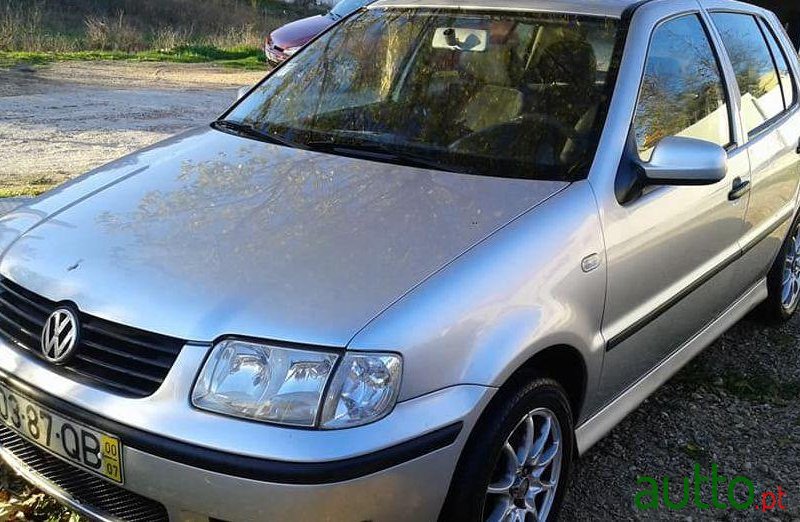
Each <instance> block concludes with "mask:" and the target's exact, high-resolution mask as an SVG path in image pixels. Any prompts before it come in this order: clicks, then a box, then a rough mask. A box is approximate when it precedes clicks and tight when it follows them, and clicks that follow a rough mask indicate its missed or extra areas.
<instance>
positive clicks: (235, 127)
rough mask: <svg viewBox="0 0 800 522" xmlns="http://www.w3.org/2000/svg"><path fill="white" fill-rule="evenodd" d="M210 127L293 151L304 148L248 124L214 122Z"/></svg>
mask: <svg viewBox="0 0 800 522" xmlns="http://www.w3.org/2000/svg"><path fill="white" fill-rule="evenodd" d="M211 127H213V128H214V129H217V130H219V131H222V132H227V133H228V134H234V135H236V136H243V137H246V138H253V139H256V140H259V141H266V142H268V143H274V144H276V145H283V146H284V147H292V148H294V149H302V148H304V147H303V146H301V145H300V144H299V143H295V142H293V141H291V140H288V139H286V138H284V137H283V136H280V135H278V134H273V133H271V132H267V131H263V130H261V129H257V128H256V127H254V126H252V125H250V124H249V123H242V122H239V121H233V120H216V121H215V122H213V123H212V124H211Z"/></svg>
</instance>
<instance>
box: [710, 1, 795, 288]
mask: <svg viewBox="0 0 800 522" xmlns="http://www.w3.org/2000/svg"><path fill="white" fill-rule="evenodd" d="M723 5H724V4H723ZM728 5H729V4H728ZM740 9H742V10H740V11H734V10H730V8H729V7H727V6H726V7H725V8H724V9H714V8H713V7H712V8H711V9H710V12H709V14H710V19H711V20H712V25H713V27H715V28H716V31H717V34H718V36H719V39H720V41H721V42H722V47H723V48H724V49H725V52H726V53H727V57H728V58H729V60H730V64H731V66H732V69H733V72H734V75H735V79H736V85H737V87H738V91H739V95H740V97H741V108H740V116H741V117H740V119H741V124H742V125H743V134H744V136H745V138H746V140H747V143H746V145H745V148H746V150H747V154H748V157H749V159H750V165H751V185H752V190H751V194H750V203H749V207H748V209H747V213H746V215H745V233H744V237H743V240H742V249H743V251H744V257H743V260H742V262H741V263H739V268H740V274H739V276H738V277H739V278H740V279H742V280H744V281H745V282H746V283H752V282H755V281H757V280H759V279H761V278H762V277H764V275H765V273H766V272H767V270H768V269H769V267H770V266H771V264H772V261H773V259H774V258H775V255H776V254H777V252H778V249H779V248H780V245H781V243H782V240H783V237H784V236H785V234H786V231H787V229H788V227H789V224H790V220H791V217H792V215H793V212H794V208H795V202H796V199H797V190H798V184H799V183H800V156H799V155H798V152H800V115H799V114H800V113H798V95H797V93H798V90H797V82H796V77H797V75H796V73H797V71H796V65H797V63H796V59H795V58H794V57H792V56H791V55H790V54H789V53H788V52H787V49H791V47H790V45H791V44H790V43H789V41H788V38H786V36H785V33H783V31H782V30H781V29H780V26H779V25H777V26H776V25H774V21H775V20H774V18H773V17H772V16H769V15H766V13H764V12H762V11H760V10H757V9H753V10H752V11H750V10H748V9H749V8H746V7H744V8H740Z"/></svg>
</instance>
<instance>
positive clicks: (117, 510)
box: [0, 425, 169, 522]
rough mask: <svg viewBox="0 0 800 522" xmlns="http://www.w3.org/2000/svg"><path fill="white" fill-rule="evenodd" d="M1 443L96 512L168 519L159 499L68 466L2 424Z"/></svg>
mask: <svg viewBox="0 0 800 522" xmlns="http://www.w3.org/2000/svg"><path fill="white" fill-rule="evenodd" d="M0 446H2V447H3V448H5V449H6V450H7V451H8V452H10V453H11V454H12V455H14V456H15V457H16V458H17V459H19V460H20V461H22V462H24V463H25V465H26V466H28V467H29V468H30V469H31V470H33V471H34V472H36V473H37V474H38V475H39V476H41V477H42V478H44V479H45V480H47V481H48V482H50V483H51V484H53V485H55V486H57V487H58V488H59V489H61V490H62V491H63V492H65V493H67V494H68V495H69V496H71V497H72V498H73V499H74V500H76V501H77V502H79V503H81V504H83V505H85V506H86V507H87V508H90V509H92V510H93V511H95V512H98V514H100V513H102V514H105V515H110V516H112V517H116V518H119V519H122V520H126V521H130V522H162V521H163V522H168V521H169V516H168V515H167V510H166V508H164V506H162V505H161V504H159V503H158V502H156V501H154V500H150V499H148V498H145V497H142V496H140V495H137V494H136V493H132V492H130V491H128V490H126V489H124V488H121V487H119V486H116V485H114V484H111V483H109V482H107V481H105V480H103V479H101V478H99V477H96V476H94V475H92V474H91V473H88V472H86V471H83V470H82V469H80V468H77V467H74V466H71V465H69V464H67V463H66V462H64V461H62V460H61V459H59V458H57V457H55V456H53V455H51V454H50V453H48V452H46V451H45V450H43V449H41V448H40V447H38V446H36V445H35V444H33V443H31V442H28V441H26V440H25V439H23V438H22V437H20V436H19V435H17V434H16V433H14V432H13V431H12V430H11V429H9V428H7V427H6V426H1V425H0Z"/></svg>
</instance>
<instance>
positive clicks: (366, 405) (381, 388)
mask: <svg viewBox="0 0 800 522" xmlns="http://www.w3.org/2000/svg"><path fill="white" fill-rule="evenodd" d="M401 369H402V363H401V362H400V357H398V356H396V355H391V354H360V353H348V354H347V355H345V357H344V360H343V361H342V364H341V365H340V366H339V369H338V370H337V371H336V376H335V377H334V378H333V382H332V383H331V387H330V389H329V390H328V396H327V397H326V398H325V408H324V409H323V410H322V427H323V428H327V429H336V428H350V427H353V426H360V425H361V424H366V423H368V422H373V421H376V420H378V419H380V418H382V417H383V416H385V415H387V414H388V413H389V411H391V409H392V406H394V402H395V400H396V399H397V392H399V391H400V375H401V373H402V372H401Z"/></svg>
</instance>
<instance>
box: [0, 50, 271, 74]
mask: <svg viewBox="0 0 800 522" xmlns="http://www.w3.org/2000/svg"><path fill="white" fill-rule="evenodd" d="M75 60H89V61H93V60H129V61H136V62H177V63H209V62H213V63H216V64H219V65H221V66H223V67H231V68H238V69H249V70H261V69H264V67H265V58H264V53H263V51H261V49H257V48H247V47H239V48H233V49H219V48H216V47H213V46H207V45H184V46H180V47H176V48H175V49H172V50H168V51H165V50H158V51H156V50H150V51H135V52H126V51H64V52H48V51H0V67H6V68H8V67H16V66H19V65H34V66H36V65H45V64H48V63H51V62H58V61H75Z"/></svg>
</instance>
